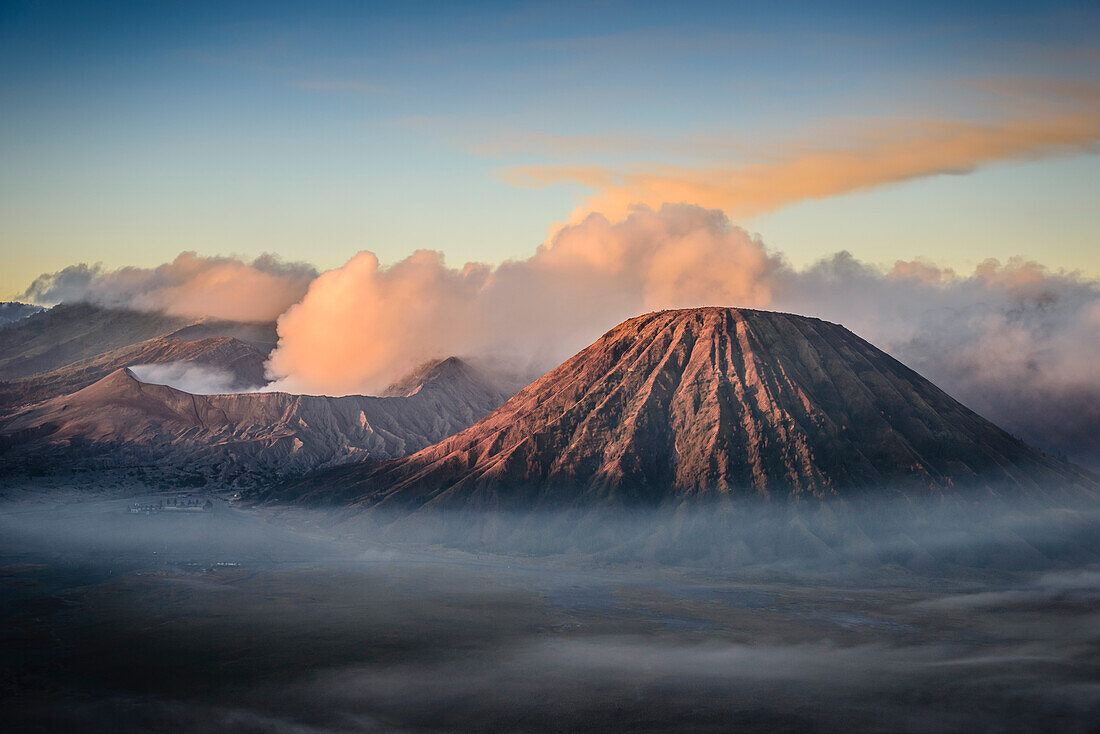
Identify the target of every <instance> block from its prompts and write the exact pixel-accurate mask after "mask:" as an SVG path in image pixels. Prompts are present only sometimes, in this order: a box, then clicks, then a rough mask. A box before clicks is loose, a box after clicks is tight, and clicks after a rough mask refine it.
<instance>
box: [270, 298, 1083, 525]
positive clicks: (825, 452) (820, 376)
mask: <svg viewBox="0 0 1100 734" xmlns="http://www.w3.org/2000/svg"><path fill="white" fill-rule="evenodd" d="M1050 483H1057V484H1058V485H1062V486H1064V485H1066V484H1070V485H1078V486H1081V487H1082V488H1085V489H1087V490H1089V491H1094V490H1095V488H1096V486H1097V485H1096V484H1095V482H1094V479H1093V478H1092V477H1091V476H1090V475H1087V474H1086V473H1084V472H1083V471H1081V470H1079V469H1077V468H1076V467H1073V466H1071V465H1068V464H1066V463H1064V462H1060V461H1057V460H1055V459H1053V458H1051V457H1048V456H1046V455H1044V454H1042V453H1041V452H1039V451H1036V450H1034V449H1032V448H1030V447H1029V446H1027V445H1025V444H1024V443H1022V442H1020V441H1019V440H1017V439H1015V438H1013V437H1012V436H1011V435H1009V434H1008V433H1006V432H1004V431H1003V430H1001V429H999V428H997V427H996V426H994V425H993V424H991V423H990V422H989V421H987V420H985V419H983V418H982V417H981V416H979V415H977V414H976V413H974V412H972V411H970V410H968V409H967V408H966V407H964V406H963V405H961V404H959V403H958V402H957V401H955V400H953V399H952V398H951V397H949V396H948V395H946V394H945V393H944V392H942V391H941V390H940V389H938V388H937V387H936V386H935V385H933V384H932V383H930V382H928V381H927V380H925V379H924V378H922V377H921V376H920V375H918V374H916V373H915V372H913V371H912V370H910V369H908V368H907V367H905V366H904V365H903V364H901V363H900V362H898V361H897V360H895V359H893V358H892V357H890V356H888V355H887V354H885V353H883V352H882V351H880V350H878V349H876V348H875V347H874V346H872V345H871V344H869V343H867V342H866V341H864V340H862V339H860V338H859V337H857V336H856V335H854V334H852V333H851V332H850V331H848V330H847V329H844V328H843V327H841V326H838V325H836V324H831V323H828V322H824V321H820V320H818V319H812V318H806V317H801V316H793V315H788V314H781V313H771V312H765V311H751V310H745V309H729V308H701V309H691V310H682V311H665V312H660V313H653V314H648V315H645V316H640V317H638V318H635V319H631V320H630V321H627V322H625V323H623V324H621V325H620V326H618V327H616V328H615V329H613V330H611V331H610V332H608V333H607V334H605V335H604V336H603V337H602V338H600V339H599V340H598V341H597V342H596V343H594V344H593V345H591V346H590V347H588V348H587V349H585V350H584V351H582V352H580V353H579V354H577V355H576V356H575V357H573V358H572V359H570V360H569V361H567V362H565V363H564V364H562V365H561V366H559V367H558V368H556V369H555V370H553V371H552V372H550V373H549V374H547V375H546V376H544V377H543V378H542V379H540V380H538V381H536V382H535V383H533V384H531V385H530V386H528V387H527V388H526V389H524V390H522V391H521V392H519V393H518V394H517V395H516V396H515V397H513V398H512V399H511V400H509V401H508V402H507V403H505V404H504V405H503V406H501V408H499V409H498V410H496V411H495V412H494V413H492V414H491V415H489V416H487V417H486V418H484V419H483V420H481V421H480V422H478V423H476V424H475V425H473V426H471V427H470V428H468V429H467V430H465V431H462V432H461V433H458V434H456V435H455V436H452V437H451V438H449V439H447V440H445V441H442V442H441V443H439V444H437V445H435V446H431V447H429V448H427V449H425V450H423V451H421V452H419V453H417V454H414V455H412V456H409V457H406V458H404V459H399V460H396V461H392V462H387V463H385V464H382V465H380V466H376V467H374V468H373V469H371V470H369V471H368V470H366V469H365V468H364V467H349V468H345V469H342V470H336V471H334V472H332V473H328V474H322V475H320V476H318V477H317V478H316V480H315V481H313V483H312V484H311V483H310V482H306V483H304V484H303V485H299V486H296V487H291V488H290V491H291V492H298V493H300V492H305V493H309V492H311V491H317V492H332V491H334V490H335V491H337V492H340V493H342V496H343V497H345V498H354V499H358V500H360V501H361V502H363V503H364V504H366V505H383V506H390V505H397V506H404V505H413V506H418V505H423V504H456V505H482V504H487V505H494V504H497V503H500V502H511V501H521V502H526V503H531V502H534V503H538V502H552V503H559V502H566V503H569V502H574V501H597V502H598V501H614V502H639V501H640V502H659V501H665V500H668V499H670V498H676V497H689V496H728V495H739V494H743V495H753V496H765V497H768V496H771V497H776V496H778V497H796V496H799V495H811V496H817V497H820V496H826V495H830V494H834V493H838V492H851V491H857V492H858V491H859V490H861V489H871V488H875V489H882V488H887V489H890V490H898V491H920V492H927V491H937V490H949V489H952V488H954V487H962V486H966V487H973V486H978V487H984V488H987V489H990V490H993V489H998V488H1002V487H1009V488H1012V489H1014V490H1023V491H1028V492H1035V493H1039V492H1042V491H1043V488H1044V486H1046V485H1048V484H1050Z"/></svg>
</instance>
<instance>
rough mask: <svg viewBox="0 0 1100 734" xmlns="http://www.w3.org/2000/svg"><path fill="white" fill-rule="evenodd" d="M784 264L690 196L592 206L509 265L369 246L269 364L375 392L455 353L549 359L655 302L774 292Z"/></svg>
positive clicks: (319, 292) (326, 389)
mask: <svg viewBox="0 0 1100 734" xmlns="http://www.w3.org/2000/svg"><path fill="white" fill-rule="evenodd" d="M780 264H781V263H780V261H779V260H778V259H777V258H773V257H771V256H769V255H768V254H767V252H766V251H765V249H764V247H763V245H762V244H761V243H760V242H759V241H758V240H755V239H753V238H752V237H750V236H749V235H748V234H747V233H746V232H745V231H744V230H741V229H739V228H737V227H733V226H731V225H730V223H729V221H728V220H727V219H726V218H725V216H724V215H722V214H721V213H720V212H714V211H707V210H705V209H701V208H699V207H691V206H680V205H677V206H673V205H666V206H664V207H662V208H661V210H660V211H653V210H651V209H647V208H640V209H638V210H637V211H635V212H634V213H633V214H632V215H631V216H630V217H628V218H627V219H625V220H624V221H622V222H618V223H611V222H609V221H608V220H607V219H606V218H605V217H603V216H602V215H599V214H593V215H591V216H589V217H588V218H586V219H585V220H584V221H583V222H581V223H580V224H578V225H575V226H572V227H566V228H564V229H562V230H561V231H559V232H558V233H557V234H556V235H555V236H554V237H553V238H551V239H550V241H548V242H547V243H545V244H544V245H542V246H541V247H539V249H538V250H537V251H536V252H535V254H534V255H533V256H532V257H530V258H528V259H527V260H520V261H510V262H506V263H504V264H503V265H501V266H500V267H497V268H491V267H489V266H486V265H481V264H474V263H470V264H467V265H465V266H463V267H462V268H450V267H448V266H447V265H446V263H445V262H444V260H443V256H442V254H441V253H438V252H430V251H426V250H421V251H418V252H416V253H414V254H413V255H411V256H410V257H408V258H406V259H405V260H402V261H401V262H399V263H397V264H396V265H393V266H392V267H388V268H383V267H381V266H380V265H379V262H378V259H377V258H376V257H375V256H374V255H373V254H371V253H369V252H362V253H359V254H358V255H356V256H355V257H354V258H352V259H351V260H350V261H349V262H348V263H347V264H346V265H344V266H343V267H342V268H339V269H337V270H333V271H329V272H327V273H324V274H323V275H321V276H320V277H318V278H317V280H316V281H314V282H313V284H312V285H311V286H310V288H309V292H308V293H307V294H306V296H305V298H304V299H302V302H301V303H299V304H297V305H295V306H294V307H292V308H291V309H290V310H289V311H288V312H287V313H286V314H284V315H283V316H282V317H281V318H280V319H279V336H280V341H279V346H278V348H277V349H276V350H275V352H274V353H273V354H272V357H271V362H270V371H271V376H272V377H274V378H275V379H277V380H279V381H280V382H279V388H280V389H286V390H303V389H304V390H308V391H313V392H323V393H327V394H347V393H355V392H373V391H377V390H379V389H381V388H382V387H384V386H385V385H387V384H388V383H389V382H390V381H392V380H393V379H395V378H396V377H398V376H399V375H400V374H401V373H402V372H403V371H404V370H406V369H408V367H409V366H410V365H413V364H418V363H420V362H422V361H424V360H426V359H430V358H432V357H437V356H441V355H442V356H446V355H451V354H457V355H463V356H475V357H476V356H485V355H494V356H496V357H498V358H509V359H511V360H519V361H521V362H523V363H524V364H527V365H529V366H531V367H532V369H534V370H536V372H537V371H538V370H544V369H546V368H548V367H550V366H553V365H554V364H555V363H556V362H558V361H560V360H561V358H562V357H564V356H568V355H569V354H571V353H572V352H573V351H576V349H578V348H579V347H581V346H584V345H585V344H586V343H588V342H589V341H591V340H592V339H594V338H595V337H597V336H598V335H599V334H601V333H603V332H604V331H606V330H607V329H608V328H610V327H611V326H614V325H615V324H616V323H618V322H619V321H622V320H624V319H626V318H629V317H631V316H634V315H636V314H638V313H641V312H644V311H651V310H653V309H658V308H670V307H688V306H701V305H706V304H708V303H738V304H745V305H765V304H767V303H768V302H769V301H770V300H771V290H770V289H771V283H772V281H773V280H774V274H775V271H776V270H777V269H778V268H779V267H780Z"/></svg>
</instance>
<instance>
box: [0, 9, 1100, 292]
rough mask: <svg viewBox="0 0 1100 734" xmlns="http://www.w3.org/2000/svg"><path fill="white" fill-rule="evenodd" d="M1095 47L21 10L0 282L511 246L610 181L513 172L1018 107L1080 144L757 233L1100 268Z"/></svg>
mask: <svg viewBox="0 0 1100 734" xmlns="http://www.w3.org/2000/svg"><path fill="white" fill-rule="evenodd" d="M93 5H94V6H95V7H91V6H93ZM1097 38H1100V5H1097V3H1095V2H1081V3H1052V2H1043V3H1013V2H995V3H994V2H990V3H960V2H950V3H898V4H892V3H878V2H876V3H866V4H859V3H848V4H844V5H843V6H842V7H839V8H837V7H831V8H830V7H827V4H824V3H811V4H799V3H733V4H718V3H627V2H604V3H577V4H568V3H552V4H551V3H492V2H483V3H470V4H458V3H438V4H417V3H408V2H402V3H385V4H382V3H375V4H366V5H363V4H359V3H310V4H304V3H286V4H281V3H273V2H256V3H237V2H213V3H201V2H186V3H170V2H140V3H125V2H104V3H94V4H93V3H86V2H80V3H61V2H48V1H47V2H28V3H23V2H6V3H4V4H3V5H2V6H0V70H2V73H0V109H2V110H3V114H2V115H0V161H2V163H0V252H2V255H3V263H4V267H3V268H2V270H0V296H11V295H16V294H18V293H20V292H22V290H23V289H24V288H25V287H26V286H27V284H28V283H29V281H30V280H31V279H32V278H33V277H35V276H36V275H38V274H40V273H42V272H46V271H53V270H57V269H60V268H62V267H64V266H66V265H69V264H71V263H74V262H79V261H87V262H103V263H104V264H106V265H107V266H109V267H117V266H122V265H131V264H132V265H141V266H150V265H155V264H158V263H161V262H164V261H167V260H170V259H172V258H173V257H174V256H175V255H176V254H177V253H178V252H180V251H181V250H197V251H198V252H200V253H203V254H219V253H221V254H229V253H236V254H241V255H245V256H254V255H257V254H259V253H261V252H274V253H277V254H279V255H280V256H282V257H284V258H286V259H289V260H307V261H310V262H312V263H314V264H316V265H317V266H319V267H320V268H330V267H335V266H337V265H340V264H341V263H343V262H344V261H345V260H347V259H348V258H349V257H350V256H351V255H353V254H354V253H355V252H356V251H358V250H362V249H369V250H372V251H374V252H376V253H378V255H379V256H380V258H381V259H382V260H383V262H392V261H395V260H397V259H400V258H402V257H404V256H405V255H407V254H408V253H409V252H410V251H412V250H414V249H417V248H425V247H426V248H431V249H438V250H442V251H444V252H445V253H446V254H447V257H448V259H449V261H450V262H452V263H460V262H463V261H466V260H480V261H487V262H499V261H502V260H505V259H507V258H511V257H526V256H528V255H529V254H530V253H531V251H532V250H533V249H534V248H535V247H536V246H537V245H538V244H539V243H540V242H542V241H543V240H544V239H545V237H546V235H547V232H548V231H549V228H551V227H552V226H553V225H554V224H555V223H556V222H561V221H565V220H567V219H568V218H569V217H570V216H571V213H574V211H575V210H576V209H577V207H581V211H583V207H584V205H585V202H586V201H587V200H588V197H589V196H591V195H592V194H593V190H592V189H591V188H586V186H585V185H583V184H584V183H585V182H584V181H582V180H579V179H577V178H575V177H574V178H569V177H568V176H565V177H562V176H561V175H559V174H558V173H555V174H553V175H554V176H555V177H556V179H555V180H558V181H560V182H559V183H555V184H553V185H547V186H532V185H527V184H529V183H530V181H526V182H525V181H524V180H523V179H524V176H522V175H517V174H516V172H517V171H522V172H528V171H530V170H537V171H546V170H554V171H556V170H559V169H569V170H573V169H576V168H583V169H584V170H585V171H591V170H597V171H600V172H602V173H601V174H600V175H605V174H606V173H607V172H611V173H612V175H613V176H619V175H621V174H622V173H623V172H631V171H649V170H654V169H659V170H664V167H668V166H675V167H677V170H678V171H681V172H683V171H687V174H685V175H687V176H689V177H690V176H691V175H693V173H692V172H694V171H696V170H706V169H710V168H714V167H718V168H720V169H722V168H731V169H737V170H740V168H741V167H743V166H746V165H754V166H763V167H766V166H769V165H773V164H775V163H776V162H783V161H787V160H790V159H791V158H792V157H793V158H798V157H799V156H801V155H804V154H805V153H806V152H807V151H811V152H813V151H821V150H827V151H828V150H835V149H837V148H841V149H846V150H847V149H854V150H855V153H854V154H853V156H854V159H855V160H857V161H859V162H862V161H866V160H868V159H870V158H873V157H874V156H876V155H879V152H880V151H879V149H878V148H875V147H873V146H872V147H871V148H870V149H865V146H864V141H865V140H867V139H872V140H879V139H880V138H881V137H883V136H885V137H886V138H890V136H898V135H901V137H902V139H903V140H908V138H907V137H906V136H907V135H910V134H917V135H918V136H923V137H921V138H920V139H921V140H922V141H924V143H922V145H924V144H927V145H930V146H933V147H934V146H935V145H937V144H939V142H942V140H943V139H945V138H947V137H949V135H948V134H947V133H944V132H943V130H945V129H946V128H947V127H949V126H956V127H957V126H964V127H966V126H970V127H974V128H976V129H978V130H979V131H981V130H984V129H985V127H983V126H991V127H994V128H995V127H997V126H999V125H1002V124H1005V121H1006V120H1007V121H1009V122H1010V123H1013V124H1014V123H1015V122H1017V121H1022V123H1021V124H1022V125H1023V127H1024V129H1025V131H1026V132H1025V133H1023V136H1024V137H1025V138H1026V136H1027V135H1030V134H1032V133H1034V131H1035V129H1036V128H1042V127H1043V126H1044V125H1045V124H1046V121H1047V120H1048V118H1050V117H1051V116H1054V119H1055V120H1056V121H1062V120H1064V119H1067V117H1068V119H1070V120H1071V122H1072V125H1071V132H1070V133H1064V127H1065V126H1062V127H1059V128H1058V133H1059V135H1062V134H1065V135H1066V136H1067V137H1068V138H1072V139H1068V140H1065V141H1062V143H1060V144H1057V145H1050V144H1039V145H1035V144H1030V143H1029V142H1028V141H1027V140H1024V142H1023V143H1019V137H1020V136H1019V135H1017V133H1015V132H1013V131H1011V130H1010V131H1009V132H1008V133H1006V135H1007V137H1009V138H1010V139H1011V141H1010V142H1011V143H1012V145H1016V147H1015V148H1012V149H1011V150H1010V151H1009V152H1006V153H1004V154H1000V155H998V154H993V155H989V156H986V158H984V159H983V160H981V161H979V162H977V163H975V164H974V165H969V164H966V165H960V166H959V167H958V170H954V171H953V173H954V174H956V175H943V174H942V173H938V172H935V175H923V174H921V173H919V172H917V173H914V174H912V175H908V174H907V175H905V176H901V177H897V178H904V179H906V180H897V181H892V180H890V176H889V175H887V176H884V177H883V178H882V180H881V181H875V182H874V183H873V184H870V185H868V186H867V187H866V190H860V191H856V192H854V193H849V192H844V191H839V192H835V194H836V195H833V193H829V194H823V195H821V198H816V199H813V200H807V201H800V200H792V201H789V202H785V203H783V204H782V205H781V206H779V207H778V208H774V210H772V211H762V212H758V211H755V210H754V211H752V212H750V213H748V214H745V215H743V216H739V215H737V213H736V212H734V219H735V221H737V222H738V223H740V224H742V225H743V226H745V227H746V228H747V229H749V230H750V231H753V232H758V233H760V235H761V236H762V238H763V239H764V241H765V242H766V243H767V244H768V246H769V247H771V248H774V249H776V250H779V251H781V252H783V253H784V254H785V255H786V256H787V257H788V258H789V260H790V261H792V262H793V263H795V264H796V265H800V264H805V263H809V262H812V261H814V260H816V259H817V258H819V257H821V256H823V255H826V254H828V253H832V252H835V251H837V250H842V249H846V250H849V251H851V252H852V253H853V254H855V255H856V256H857V257H859V258H861V259H863V260H866V261H869V262H874V263H887V264H888V263H891V262H893V261H894V260H896V259H899V258H905V259H912V258H914V257H923V258H928V259H930V260H933V261H936V262H938V263H941V264H944V265H947V266H950V267H954V268H956V269H958V270H960V271H967V270H969V269H971V268H972V267H973V266H974V264H976V263H977V262H979V261H981V260H983V259H985V258H987V257H997V258H1000V259H1002V260H1004V259H1006V258H1008V257H1010V256H1014V255H1022V256H1024V257H1027V258H1033V259H1036V260H1039V261H1040V262H1042V263H1044V264H1046V265H1048V266H1050V267H1053V268H1066V269H1071V270H1080V271H1082V272H1083V273H1085V274H1086V275H1089V276H1094V277H1095V276H1100V237H1098V235H1097V228H1096V221H1097V216H1096V212H1097V211H1100V186H1098V183H1100V156H1098V155H1097V154H1096V151H1097V147H1096V140H1097V138H1100V104H1098V100H1100V94H1097V89H1100V86H1098V85H1100V51H1097V48H1096V39H1097ZM1021 90H1023V91H1021ZM1066 90H1070V91H1068V92H1067V91H1066ZM899 130H900V131H901V132H900V133H899V132H898V131H899ZM913 130H917V133H912V131H913ZM907 131H908V132H907ZM890 139H893V138H890ZM1017 143H1019V144H1017ZM1009 147H1011V145H1010V146H1009ZM933 152H935V151H933ZM914 155H915V156H916V157H917V158H920V157H921V156H924V155H926V153H925V152H924V148H921V149H920V150H919V151H917V152H916V153H914ZM964 158H965V156H964ZM754 170H755V169H754ZM691 203H694V202H691Z"/></svg>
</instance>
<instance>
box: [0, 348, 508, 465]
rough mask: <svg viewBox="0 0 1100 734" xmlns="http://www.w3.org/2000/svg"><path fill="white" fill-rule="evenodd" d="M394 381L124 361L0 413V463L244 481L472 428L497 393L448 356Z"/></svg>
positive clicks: (380, 454) (395, 452)
mask: <svg viewBox="0 0 1100 734" xmlns="http://www.w3.org/2000/svg"><path fill="white" fill-rule="evenodd" d="M230 341H235V340H230ZM196 343H197V342H196ZM402 384H403V385H404V388H405V392H403V393H402V394H400V395H397V396H394V397H368V396H361V395H351V396H346V397H325V396H318V395H290V394H287V393H279V392H253V393H242V394H228V395H193V394H191V393H187V392H183V391H181V390H176V389H174V388H171V387H168V386H165V385H154V384H146V383H143V382H140V381H139V380H138V379H137V378H136V377H135V375H134V373H133V372H132V371H130V370H128V369H125V368H124V369H119V370H116V371H115V372H113V373H111V374H110V375H108V376H107V377H105V378H103V379H101V380H100V381H98V382H96V383H95V384H93V385H90V386H89V387H86V388H84V389H82V390H80V391H78V392H75V393H73V394H71V395H64V396H61V397H56V398H53V399H51V400H47V401H45V402H42V403H39V404H37V405H34V406H31V407H29V408H25V409H23V410H21V411H19V412H16V413H14V414H13V415H11V416H9V417H8V418H4V419H0V461H3V462H4V463H5V464H6V465H7V466H8V467H9V468H13V467H22V468H23V469H26V470H29V471H32V472H43V471H50V470H56V469H58V468H61V469H66V468H72V469H78V470H86V469H112V470H115V469H120V468H124V467H134V468H143V469H145V470H147V473H151V475H152V476H153V477H154V478H157V479H164V480H173V479H175V478H178V477H179V476H182V475H186V476H188V477H191V478H193V479H194V480H196V481H209V480H220V481H229V482H238V483H239V484H242V486H243V485H245V484H248V483H250V482H257V481H262V480H264V479H265V478H271V477H276V476H284V475H288V474H295V473H301V472H305V471H307V470H310V469H316V468H318V467H325V466H333V465H336V464H341V463H346V462H349V461H360V460H364V459H368V458H374V459H388V458H393V457H397V456H404V455H406V454H408V453H411V452H413V451H417V450H419V449H421V448H423V447H425V446H428V445H430V444H432V443H434V442H436V441H439V440H441V439H443V438H445V437H447V436H449V435H451V434H453V433H455V432H456V431H459V430H461V429H463V428H465V427H467V426H469V425H470V424H471V423H473V422H474V421H476V420H478V419H479V418H481V417H482V416H484V415H485V414H486V413H488V412H489V411H490V410H492V409H493V408H495V407H497V406H498V405H500V404H501V403H502V402H503V401H504V399H505V397H506V396H504V395H502V394H500V393H499V392H498V391H496V390H495V389H494V388H493V387H492V386H491V385H490V384H489V383H487V382H485V381H484V380H482V379H481V377H480V376H479V375H478V374H477V373H476V372H475V371H474V370H472V369H471V368H470V367H468V366H467V365H465V364H464V363H462V362H461V361H459V360H455V359H450V360H444V361H442V362H437V363H432V364H429V365H425V366H423V367H421V368H420V369H419V370H417V372H416V373H415V375H413V376H411V377H409V378H407V379H406V380H403V381H402Z"/></svg>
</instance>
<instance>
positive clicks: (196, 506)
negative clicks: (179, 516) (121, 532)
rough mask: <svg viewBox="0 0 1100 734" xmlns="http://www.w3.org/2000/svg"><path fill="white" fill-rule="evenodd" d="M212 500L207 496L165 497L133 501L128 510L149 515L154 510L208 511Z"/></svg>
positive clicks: (136, 513)
mask: <svg viewBox="0 0 1100 734" xmlns="http://www.w3.org/2000/svg"><path fill="white" fill-rule="evenodd" d="M213 509H214V500H212V499H210V498H209V497H186V496H185V497H166V498H164V499H160V500H156V501H146V502H134V503H132V504H130V506H129V511H130V513H131V514H133V515H151V514H153V513H155V512H210V511H212V510H213Z"/></svg>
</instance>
